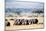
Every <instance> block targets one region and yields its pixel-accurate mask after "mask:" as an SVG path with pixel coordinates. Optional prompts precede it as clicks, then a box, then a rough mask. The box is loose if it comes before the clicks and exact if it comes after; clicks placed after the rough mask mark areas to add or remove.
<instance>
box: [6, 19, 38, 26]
mask: <svg viewBox="0 0 46 31" xmlns="http://www.w3.org/2000/svg"><path fill="white" fill-rule="evenodd" d="M12 20H13V19H12ZM37 23H38V19H16V20H15V22H14V24H13V25H31V24H37ZM6 26H10V22H7V23H6Z"/></svg>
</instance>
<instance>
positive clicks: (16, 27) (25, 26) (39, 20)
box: [6, 16, 44, 30]
mask: <svg viewBox="0 0 46 31" xmlns="http://www.w3.org/2000/svg"><path fill="white" fill-rule="evenodd" d="M6 18H7V19H8V20H9V19H11V18H15V17H9V18H8V17H6ZM17 18H21V19H23V18H24V19H31V18H37V19H38V24H32V25H13V24H14V21H10V20H9V22H10V23H11V26H10V27H7V26H6V30H16V29H36V28H37V29H38V28H43V27H44V26H43V24H39V23H44V20H43V17H40V16H39V17H28V18H27V17H17Z"/></svg>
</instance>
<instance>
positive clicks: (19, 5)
mask: <svg viewBox="0 0 46 31" xmlns="http://www.w3.org/2000/svg"><path fill="white" fill-rule="evenodd" d="M43 6H44V5H43V2H42V3H41V2H40V3H39V2H31V1H22V2H21V1H16V2H15V0H14V1H12V0H11V1H10V0H7V1H6V8H43Z"/></svg>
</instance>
